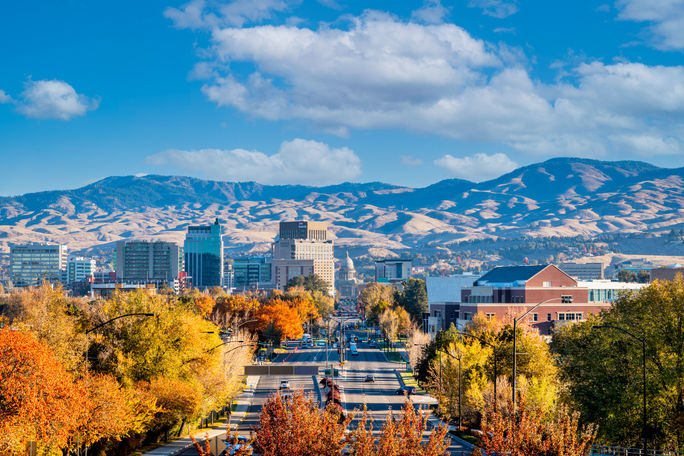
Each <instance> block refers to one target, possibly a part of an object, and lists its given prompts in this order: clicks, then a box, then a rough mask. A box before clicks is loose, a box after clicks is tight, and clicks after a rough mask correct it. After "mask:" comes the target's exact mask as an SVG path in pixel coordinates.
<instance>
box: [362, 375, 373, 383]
mask: <svg viewBox="0 0 684 456" xmlns="http://www.w3.org/2000/svg"><path fill="white" fill-rule="evenodd" d="M364 382H366V383H369V382H370V383H375V377H373V376H372V375H370V374H368V375H366V379H365V380H364Z"/></svg>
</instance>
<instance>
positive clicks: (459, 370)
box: [437, 350, 462, 431]
mask: <svg viewBox="0 0 684 456" xmlns="http://www.w3.org/2000/svg"><path fill="white" fill-rule="evenodd" d="M437 352H438V353H444V354H445V355H448V356H451V357H452V358H454V359H456V360H458V429H459V431H460V430H461V421H462V415H461V351H460V350H459V352H458V357H456V356H454V355H452V354H451V353H449V352H447V351H444V350H437ZM439 370H440V383H441V371H442V357H441V356H440V357H439ZM440 388H441V385H440Z"/></svg>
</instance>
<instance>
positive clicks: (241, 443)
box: [219, 435, 254, 456]
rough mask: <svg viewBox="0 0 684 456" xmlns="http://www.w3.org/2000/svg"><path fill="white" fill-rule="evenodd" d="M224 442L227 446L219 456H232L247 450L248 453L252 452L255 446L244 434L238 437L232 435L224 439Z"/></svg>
mask: <svg viewBox="0 0 684 456" xmlns="http://www.w3.org/2000/svg"><path fill="white" fill-rule="evenodd" d="M223 443H225V444H226V448H225V449H224V450H223V451H221V452H220V453H219V456H230V455H231V454H238V453H240V454H244V453H245V450H246V453H247V454H252V452H253V451H254V448H252V445H251V444H250V442H249V439H248V438H247V437H245V436H243V435H239V436H237V437H230V438H229V439H227V440H224V441H223Z"/></svg>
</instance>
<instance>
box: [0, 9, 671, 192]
mask: <svg viewBox="0 0 684 456" xmlns="http://www.w3.org/2000/svg"><path fill="white" fill-rule="evenodd" d="M132 12H134V14H131V13H132ZM5 13H6V14H4V15H3V18H2V19H0V21H2V22H0V23H1V24H2V27H0V30H2V31H1V32H0V33H2V34H3V35H2V37H3V39H4V40H5V42H12V43H15V44H14V45H13V46H11V47H7V48H6V49H4V50H3V51H2V54H1V55H3V58H4V63H5V65H4V67H5V71H3V73H2V75H0V91H1V92H0V103H1V104H0V138H1V139H0V150H3V156H4V158H5V159H6V160H8V161H10V162H12V163H13V165H12V166H9V167H4V168H3V171H4V172H0V177H1V178H2V179H1V181H2V182H3V183H2V184H0V195H17V194H22V193H27V192H33V191H41V190H49V189H65V188H77V187H80V186H82V185H84V184H86V183H89V182H93V181H96V180H98V179H99V178H101V177H104V176H109V175H133V174H138V173H153V174H174V175H190V176H195V177H200V178H206V179H217V180H229V181H250V180H254V181H258V182H260V183H264V184H278V183H288V184H290V183H302V184H308V185H325V184H334V183H339V182H342V181H354V182H359V181H360V182H368V181H383V182H388V183H392V184H401V185H407V186H413V187H419V186H424V185H428V184H430V183H433V182H435V181H438V180H440V179H444V178H448V177H467V178H469V179H470V180H474V181H479V180H484V179H487V178H491V177H496V176H498V175H499V174H502V173H504V172H506V171H510V170H511V169H513V168H514V167H516V166H522V165H527V164H530V163H533V162H539V161H542V160H544V159H546V158H550V157H556V156H584V157H594V158H599V159H606V160H613V159H635V160H646V161H649V162H651V163H654V164H656V165H658V166H664V167H676V166H682V165H683V164H684V161H682V158H681V153H680V152H681V149H682V147H681V146H682V135H681V130H680V129H679V128H678V125H680V123H681V119H682V115H683V113H684V100H683V99H682V95H681V93H682V90H681V87H682V82H681V81H682V79H683V78H682V75H683V74H684V69H683V67H682V66H681V51H682V48H684V37H683V36H682V33H681V27H675V26H674V25H675V24H676V23H677V21H678V20H681V18H682V17H683V15H684V7H683V6H682V5H681V4H679V3H677V2H675V3H668V4H665V3H662V4H659V5H651V4H650V3H648V2H644V1H642V0H620V1H617V2H605V3H603V4H598V5H597V4H594V3H589V2H574V3H572V4H571V5H562V4H546V3H545V2H525V3H522V2H513V1H505V0H469V1H462V2H446V1H445V2H441V3H440V2H438V1H426V2H420V1H416V2H406V3H402V4H394V5H392V7H391V9H388V5H387V4H385V3H383V2H363V3H361V2H329V1H328V2H323V1H321V2H320V3H319V2H314V1H310V2H286V1H271V0H265V1H261V2H256V3H254V2H252V3H247V2H243V1H234V2H218V1H209V2H202V1H192V2H189V3H188V2H158V1H155V2H145V4H144V5H139V4H132V3H123V4H120V6H119V7H118V8H117V9H116V10H107V9H105V7H102V6H97V5H81V4H77V3H67V4H66V5H60V6H59V7H57V6H56V5H51V4H49V3H47V2H33V3H31V4H27V3H22V4H13V5H9V6H8V7H7V9H6V11H5ZM122 25H123V27H122ZM280 43H289V44H288V46H280V45H279V44H280ZM76 170H77V172H74V171H76Z"/></svg>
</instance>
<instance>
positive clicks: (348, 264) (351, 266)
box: [345, 252, 354, 271]
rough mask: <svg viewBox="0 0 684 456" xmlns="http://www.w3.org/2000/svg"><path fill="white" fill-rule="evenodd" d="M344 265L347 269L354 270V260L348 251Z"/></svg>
mask: <svg viewBox="0 0 684 456" xmlns="http://www.w3.org/2000/svg"><path fill="white" fill-rule="evenodd" d="M345 266H346V267H347V269H348V270H349V271H353V270H354V262H353V261H352V259H351V258H349V252H347V259H346V260H345Z"/></svg>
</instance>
